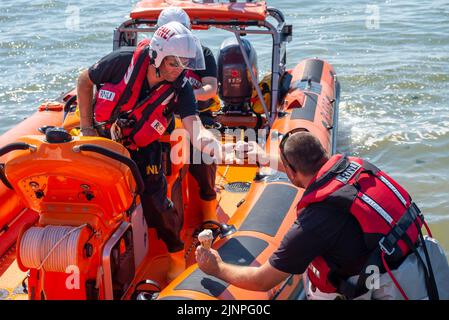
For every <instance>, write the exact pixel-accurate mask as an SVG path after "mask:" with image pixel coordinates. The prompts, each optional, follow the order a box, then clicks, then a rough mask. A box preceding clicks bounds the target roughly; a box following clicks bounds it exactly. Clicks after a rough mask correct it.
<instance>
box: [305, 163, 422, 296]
mask: <svg viewBox="0 0 449 320" xmlns="http://www.w3.org/2000/svg"><path fill="white" fill-rule="evenodd" d="M331 200H332V201H333V202H332V203H335V201H336V202H337V203H336V205H337V204H338V205H339V207H340V205H341V206H342V207H343V208H348V209H349V212H350V213H351V214H352V215H353V216H354V217H355V218H356V219H357V221H358V222H359V225H360V227H361V228H362V231H363V235H364V240H365V243H366V246H367V247H368V249H369V250H371V251H374V250H375V249H377V248H379V241H380V242H381V244H382V243H383V240H385V238H388V236H389V235H391V234H392V233H391V232H390V231H391V230H392V229H393V228H394V227H395V226H396V227H400V226H402V223H403V221H404V220H405V219H402V220H401V221H400V222H399V223H398V221H399V220H400V219H401V217H403V216H405V214H406V213H407V214H409V213H410V211H411V210H410V209H413V208H416V207H415V205H414V204H413V203H412V201H411V198H410V195H409V194H408V193H407V192H406V191H405V190H404V189H403V188H402V187H401V186H400V185H399V184H398V183H397V182H396V181H394V180H393V179H392V178H390V177H389V176H388V175H387V174H385V173H384V172H383V171H381V170H380V169H378V168H377V167H375V166H374V165H373V164H371V163H369V162H367V161H365V160H362V159H360V158H355V157H345V156H342V155H335V156H333V157H332V158H331V159H329V161H327V162H326V163H325V165H324V166H323V167H322V168H321V169H320V170H319V172H318V173H317V175H316V177H315V178H314V179H313V180H312V181H311V183H310V184H309V186H308V187H307V188H306V190H305V191H304V195H303V197H302V198H301V200H300V202H299V203H298V206H297V210H298V216H299V215H300V214H301V212H302V211H303V209H304V208H306V207H307V206H309V205H311V204H313V203H317V202H325V201H331ZM416 209H417V208H416ZM417 210H418V212H419V209H417ZM415 220H416V222H417V223H418V224H419V226H420V227H421V225H422V224H423V218H422V216H420V215H416V216H413V218H412V220H411V221H413V222H415ZM395 230H396V229H395ZM387 235H388V236H387ZM418 235H419V234H418V229H417V228H416V226H415V225H413V223H411V224H407V227H406V230H404V236H405V237H402V236H401V239H400V240H398V241H397V242H396V243H395V245H394V247H393V248H389V249H388V250H387V252H388V253H390V255H389V259H390V261H392V262H394V261H400V259H402V258H403V257H405V256H406V255H408V253H409V252H410V250H411V249H410V247H409V245H408V244H407V243H406V241H405V240H407V242H409V243H410V242H411V243H413V244H414V243H416V241H417V240H418ZM386 236H387V237H386ZM407 236H408V238H409V240H410V241H409V240H408V239H405V238H406V237H407ZM388 239H389V238H388ZM381 248H383V249H385V247H381ZM307 275H308V276H309V279H310V281H311V283H312V284H313V285H314V286H315V287H317V288H318V289H319V290H320V291H322V292H326V293H333V292H337V285H336V284H335V283H334V281H332V279H334V278H332V276H334V275H335V274H334V270H333V269H332V267H331V266H330V265H329V264H328V263H327V262H326V260H325V259H324V258H323V257H317V258H315V259H314V260H313V261H312V262H311V263H310V265H309V267H308V269H307Z"/></svg>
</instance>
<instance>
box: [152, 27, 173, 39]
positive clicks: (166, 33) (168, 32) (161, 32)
mask: <svg viewBox="0 0 449 320" xmlns="http://www.w3.org/2000/svg"><path fill="white" fill-rule="evenodd" d="M174 34H175V32H174V31H173V30H172V29H170V28H167V27H160V28H159V29H157V33H156V35H157V36H158V37H161V38H163V39H165V40H168V39H170V38H171V37H172V36H173V35H174Z"/></svg>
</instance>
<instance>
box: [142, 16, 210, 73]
mask: <svg viewBox="0 0 449 320" xmlns="http://www.w3.org/2000/svg"><path fill="white" fill-rule="evenodd" d="M149 53H150V59H151V64H152V65H154V66H155V67H156V68H159V67H160V65H161V63H162V60H164V58H165V57H168V56H173V57H175V58H176V59H177V62H178V64H179V65H180V66H181V67H183V68H184V69H191V70H204V69H205V63H204V55H203V49H202V47H201V43H200V40H199V39H198V38H197V37H195V36H194V35H193V33H192V32H191V31H190V30H189V29H187V28H186V27H184V26H183V25H182V24H181V23H179V22H176V21H174V22H169V23H167V24H165V25H163V26H160V27H159V28H158V29H157V30H156V32H155V33H154V35H153V38H151V41H150V51H149Z"/></svg>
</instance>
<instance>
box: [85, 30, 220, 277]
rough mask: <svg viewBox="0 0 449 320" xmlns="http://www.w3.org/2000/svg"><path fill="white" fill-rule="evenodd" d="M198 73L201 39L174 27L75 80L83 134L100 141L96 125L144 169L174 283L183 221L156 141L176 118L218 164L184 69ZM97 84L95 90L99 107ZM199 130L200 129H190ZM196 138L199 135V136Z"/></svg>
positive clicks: (146, 204)
mask: <svg viewBox="0 0 449 320" xmlns="http://www.w3.org/2000/svg"><path fill="white" fill-rule="evenodd" d="M201 69H204V55H203V52H202V48H201V44H200V42H199V40H198V39H197V38H196V37H195V36H194V35H193V34H192V33H191V31H190V30H189V29H187V28H186V27H184V26H183V25H182V24H180V23H178V22H171V23H168V24H166V25H164V26H162V27H159V28H158V29H157V30H156V32H155V33H154V35H153V37H152V38H151V40H150V39H144V40H142V41H141V42H140V43H139V44H138V46H137V48H136V49H135V50H134V51H131V50H129V49H128V50H126V49H123V50H122V49H120V50H116V51H114V52H112V53H110V54H108V55H107V56H105V57H104V58H102V59H101V60H100V61H99V62H98V63H96V64H94V65H93V66H91V67H90V68H89V69H88V70H85V71H83V72H82V73H81V74H80V76H79V78H78V86H77V95H78V103H79V110H80V127H81V133H82V135H84V136H95V135H97V134H98V133H97V130H96V129H97V128H98V126H97V124H99V123H100V124H102V125H103V129H104V130H102V135H105V136H110V137H111V138H113V139H114V140H116V141H120V142H121V143H122V144H123V145H124V146H126V147H127V149H128V150H129V152H130V154H131V158H132V159H133V160H134V161H135V162H136V163H137V165H138V166H139V169H140V172H141V174H142V176H143V177H144V180H145V193H144V195H143V196H142V206H143V210H144V215H145V218H146V221H147V224H148V226H150V227H155V228H156V230H157V234H158V236H159V237H160V238H161V239H162V240H163V241H164V242H165V244H166V245H167V248H168V251H169V253H170V257H171V260H170V261H171V265H170V269H169V272H168V278H169V279H173V278H174V277H176V276H177V275H178V274H179V273H180V272H181V271H183V270H184V266H185V262H184V251H183V248H184V244H183V242H182V240H181V238H180V231H181V228H182V223H183V217H182V216H181V215H180V214H179V213H178V212H177V210H176V209H175V207H174V205H173V203H172V201H170V200H169V199H168V198H167V196H166V194H167V181H166V178H165V176H164V173H163V171H162V170H161V145H160V142H159V138H160V137H161V136H162V135H163V134H164V132H165V131H166V128H167V127H168V121H169V119H172V118H173V113H174V112H176V113H178V114H179V115H180V117H181V119H182V123H183V126H184V128H185V129H186V130H187V131H188V133H189V134H190V137H191V140H192V143H193V144H194V146H195V147H196V148H199V149H200V150H203V152H208V153H210V154H211V155H213V156H214V157H216V158H219V157H220V156H221V155H222V154H223V153H222V150H221V148H220V147H221V145H220V142H218V141H217V140H216V139H215V137H214V136H213V135H212V134H210V132H209V131H208V130H206V129H205V128H204V127H203V126H202V125H201V124H200V123H201V122H200V120H199V118H198V115H197V104H196V101H195V96H194V93H193V89H192V86H191V85H190V83H189V82H188V81H186V80H185V78H184V73H185V70H201ZM94 85H96V86H97V87H98V90H97V95H96V99H95V104H93V87H94ZM170 102H172V103H170ZM194 125H196V126H198V125H199V129H198V130H193V128H194ZM195 132H199V134H198V135H197V136H194V134H195ZM214 153H215V154H214Z"/></svg>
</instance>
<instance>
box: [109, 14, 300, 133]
mask: <svg viewBox="0 0 449 320" xmlns="http://www.w3.org/2000/svg"><path fill="white" fill-rule="evenodd" d="M267 10H268V14H269V16H270V17H272V18H274V19H275V20H276V21H277V26H274V25H272V24H271V23H269V22H268V21H246V22H241V21H226V22H221V21H215V20H193V21H191V22H192V25H193V26H195V25H207V26H215V27H217V28H220V29H223V30H226V31H229V32H232V33H234V35H235V36H236V38H237V41H238V43H239V46H240V50H241V51H242V53H243V57H244V60H245V63H246V66H247V68H248V70H249V71H250V75H251V81H252V83H253V85H254V87H255V88H256V91H257V95H258V97H259V99H260V101H261V103H262V106H263V109H264V113H265V116H266V118H267V123H268V126H269V127H270V128H271V125H272V124H273V122H274V120H275V119H276V116H277V110H276V109H277V99H278V93H279V79H280V76H281V74H282V73H283V72H284V71H285V64H286V48H285V46H286V43H287V42H290V41H291V36H292V26H291V25H287V24H286V23H285V19H284V15H283V14H282V12H281V11H279V10H278V9H276V8H272V7H268V8H267ZM155 24H156V20H149V19H135V20H133V19H131V20H127V21H125V22H124V23H122V24H121V25H120V26H119V27H118V28H117V29H115V31H114V40H113V49H114V50H116V49H118V48H120V47H121V46H123V44H126V45H131V46H135V45H136V44H137V42H136V40H137V33H139V32H154V31H156V29H157V28H156V26H155ZM140 25H147V26H148V25H150V27H140V28H139V26H140ZM151 25H152V26H151ZM251 27H253V28H254V27H257V28H258V29H248V28H251ZM261 28H264V29H266V30H261ZM241 34H270V35H271V36H272V38H273V49H272V63H271V74H272V77H271V106H270V108H268V106H267V105H266V104H265V101H264V99H263V96H262V92H261V90H260V88H259V84H258V83H257V77H256V76H255V75H254V73H253V71H252V68H251V65H250V63H249V59H248V56H247V54H246V51H245V50H244V48H243V44H242V40H241V38H240V35H241Z"/></svg>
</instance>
